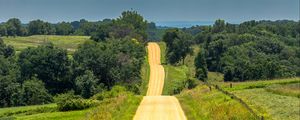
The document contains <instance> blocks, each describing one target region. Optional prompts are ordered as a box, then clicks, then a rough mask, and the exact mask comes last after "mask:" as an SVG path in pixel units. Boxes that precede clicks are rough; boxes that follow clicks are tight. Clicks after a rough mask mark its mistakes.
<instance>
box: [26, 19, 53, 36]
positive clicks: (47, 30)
mask: <svg viewBox="0 0 300 120" xmlns="http://www.w3.org/2000/svg"><path fill="white" fill-rule="evenodd" d="M28 32H29V34H30V35H52V34H55V28H54V26H53V25H51V24H50V23H48V22H44V21H42V20H33V21H30V22H29V25H28Z"/></svg>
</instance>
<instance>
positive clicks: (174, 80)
mask: <svg viewBox="0 0 300 120" xmlns="http://www.w3.org/2000/svg"><path fill="white" fill-rule="evenodd" d="M164 69H165V82H164V88H163V95H174V94H178V93H180V91H181V90H182V89H184V88H185V82H186V81H187V79H188V76H187V73H188V68H187V67H186V66H171V65H164Z"/></svg>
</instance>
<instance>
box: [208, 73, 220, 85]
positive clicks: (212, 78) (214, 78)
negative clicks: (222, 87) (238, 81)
mask: <svg viewBox="0 0 300 120" xmlns="http://www.w3.org/2000/svg"><path fill="white" fill-rule="evenodd" d="M223 81H224V75H223V74H222V73H218V72H208V74H207V82H210V83H213V82H223Z"/></svg>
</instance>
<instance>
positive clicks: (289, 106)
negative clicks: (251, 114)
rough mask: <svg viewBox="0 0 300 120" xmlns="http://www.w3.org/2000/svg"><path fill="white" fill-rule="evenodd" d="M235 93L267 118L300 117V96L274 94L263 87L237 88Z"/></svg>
mask: <svg viewBox="0 0 300 120" xmlns="http://www.w3.org/2000/svg"><path fill="white" fill-rule="evenodd" d="M233 93H234V94H235V95H237V96H238V97H240V98H242V99H243V100H244V101H245V102H246V103H247V104H248V105H250V107H251V108H253V109H254V110H255V111H256V112H257V113H259V114H260V115H262V116H264V117H265V118H266V119H276V120H299V119H300V109H299V107H300V98H297V97H291V96H283V95H279V94H273V93H271V92H267V91H266V90H265V89H263V88H256V89H244V90H237V91H234V92H233Z"/></svg>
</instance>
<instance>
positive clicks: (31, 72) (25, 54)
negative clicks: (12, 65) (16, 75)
mask: <svg viewBox="0 0 300 120" xmlns="http://www.w3.org/2000/svg"><path fill="white" fill-rule="evenodd" d="M18 64H19V66H20V69H21V76H22V79H23V80H28V79H30V78H32V77H33V76H36V77H37V78H38V79H40V80H42V81H43V82H44V83H45V87H46V88H47V89H48V90H49V92H50V93H60V92H63V91H64V90H65V89H68V88H70V87H72V86H71V84H70V82H71V81H69V79H67V77H68V75H69V66H70V62H69V59H68V56H67V51H66V50H63V49H60V48H57V47H54V46H53V44H48V45H42V46H38V47H37V48H32V47H29V48H27V49H25V50H23V51H22V52H21V53H20V54H19V59H18Z"/></svg>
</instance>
